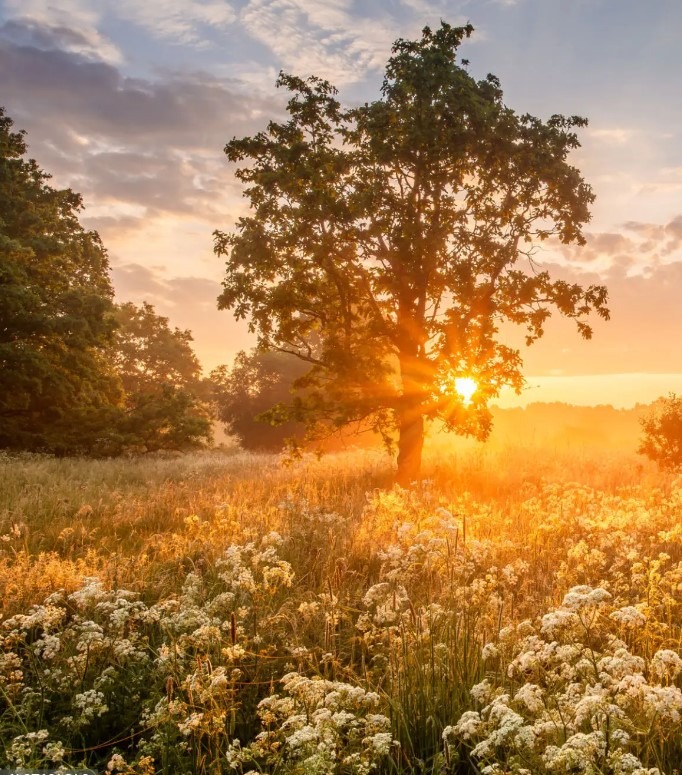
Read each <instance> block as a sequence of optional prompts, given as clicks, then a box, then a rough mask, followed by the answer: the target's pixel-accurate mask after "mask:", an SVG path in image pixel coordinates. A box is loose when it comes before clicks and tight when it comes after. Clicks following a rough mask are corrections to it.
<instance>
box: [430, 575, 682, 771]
mask: <svg viewBox="0 0 682 775" xmlns="http://www.w3.org/2000/svg"><path fill="white" fill-rule="evenodd" d="M612 602H613V601H612V596H611V595H610V593H609V592H608V591H606V590H605V589H603V588H601V587H595V588H593V587H589V586H586V585H582V586H578V587H574V588H573V589H571V590H570V591H569V592H568V593H567V594H566V595H565V596H564V599H563V603H562V605H561V606H559V607H558V608H556V609H555V610H553V611H550V612H549V613H547V614H545V615H544V616H542V618H541V619H540V620H539V622H538V623H537V624H532V623H531V622H529V621H524V622H521V623H519V624H518V625H516V626H515V627H506V628H504V630H502V631H501V632H500V637H499V641H498V642H497V643H496V644H494V645H491V647H490V648H489V649H488V650H487V654H485V655H484V656H485V657H487V659H486V663H487V665H488V666H490V667H491V668H494V669H491V671H490V673H489V677H487V678H486V679H485V680H484V681H482V682H480V683H478V684H477V685H475V686H474V687H473V688H472V690H471V695H472V698H473V700H474V701H475V703H476V705H477V706H478V708H479V709H478V710H472V711H467V712H466V713H464V714H462V716H461V718H460V719H459V721H458V722H457V723H456V724H454V725H453V726H448V727H447V728H446V729H445V730H444V732H443V739H444V742H445V745H446V748H447V750H448V753H449V754H450V757H451V758H452V757H453V756H456V752H457V751H458V750H462V749H463V750H465V751H467V755H468V756H469V757H470V758H471V760H473V761H475V762H477V764H478V766H479V767H480V768H481V771H482V772H483V773H484V774H485V775H503V774H504V775H511V774H512V773H513V774H514V775H528V774H529V773H534V774H535V773H537V774H538V775H539V774H540V773H548V774H549V773H566V772H580V773H590V774H594V775H599V774H601V773H612V774H614V775H661V772H662V769H659V766H658V765H662V764H663V763H665V762H671V761H673V760H674V758H675V757H677V756H678V755H679V752H680V742H681V741H680V739H679V735H678V734H677V732H678V731H679V728H680V723H682V690H680V688H679V687H678V686H677V685H675V681H676V679H677V678H678V677H679V675H680V673H682V658H681V657H680V655H679V654H678V653H677V651H674V650H672V649H662V650H659V651H656V652H655V653H654V654H652V655H651V656H649V657H645V656H640V655H637V654H635V653H633V652H632V650H630V649H629V648H628V646H627V644H626V643H625V642H624V641H623V640H621V638H620V637H619V633H618V627H616V626H615V625H614V623H621V624H622V622H623V621H624V620H625V621H627V622H628V625H631V624H632V623H634V626H637V625H638V624H639V620H638V619H637V617H635V616H634V615H633V613H632V610H633V609H632V607H626V608H625V609H613V607H612ZM634 610H635V611H636V609H634Z"/></svg>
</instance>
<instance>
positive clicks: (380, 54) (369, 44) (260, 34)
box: [240, 0, 399, 85]
mask: <svg viewBox="0 0 682 775" xmlns="http://www.w3.org/2000/svg"><path fill="white" fill-rule="evenodd" d="M356 11H357V8H354V7H353V4H352V2H350V0H249V2H248V4H247V5H246V6H245V8H244V9H243V10H242V12H241V14H240V22H241V24H242V25H243V27H244V28H245V29H246V30H247V32H248V33H249V34H250V35H251V36H252V37H253V38H255V39H256V40H258V41H259V42H260V43H263V44H264V45H265V46H267V47H268V48H269V49H270V50H271V51H272V52H273V53H274V55H275V56H276V57H277V59H278V61H280V62H281V63H282V65H283V67H284V69H285V70H289V71H292V72H295V73H296V74H299V75H302V76H307V75H318V76H320V77H322V78H327V79H328V80H330V81H331V82H332V83H334V84H337V85H343V84H348V83H355V82H357V81H359V80H360V79H362V78H364V77H365V76H366V75H367V72H368V71H379V70H381V69H382V68H383V66H384V64H385V62H386V59H387V57H388V55H389V52H390V48H391V44H392V42H393V41H394V39H395V38H396V37H398V32H399V30H398V27H397V24H396V21H395V18H394V17H388V16H382V17H381V18H372V17H368V16H364V17H361V18H359V17H358V15H357V13H356Z"/></svg>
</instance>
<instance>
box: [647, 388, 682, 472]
mask: <svg viewBox="0 0 682 775" xmlns="http://www.w3.org/2000/svg"><path fill="white" fill-rule="evenodd" d="M642 429H643V431H644V436H643V438H642V441H641V443H640V446H639V450H638V452H639V453H640V454H642V455H646V456H647V457H648V458H649V459H650V460H653V461H655V462H656V463H658V465H659V466H660V467H661V468H664V469H667V470H671V471H677V470H679V469H680V468H682V398H679V397H678V396H676V395H675V394H674V393H670V395H669V396H668V397H667V398H660V399H659V400H658V401H657V402H656V404H655V405H654V408H653V410H652V412H651V414H650V415H649V416H648V417H644V418H643V419H642Z"/></svg>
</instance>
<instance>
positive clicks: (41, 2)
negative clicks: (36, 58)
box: [5, 0, 237, 63]
mask: <svg viewBox="0 0 682 775" xmlns="http://www.w3.org/2000/svg"><path fill="white" fill-rule="evenodd" d="M5 8H6V13H7V15H8V16H9V17H10V18H14V19H20V20H30V21H34V22H38V23H40V24H45V25H50V26H56V27H60V26H61V27H68V28H70V29H73V30H77V31H78V32H79V33H80V34H81V35H82V36H83V37H85V38H87V39H88V40H89V41H90V44H91V50H92V51H93V52H99V55H100V57H101V58H102V59H104V60H105V61H108V62H112V63H117V62H120V61H121V55H120V52H119V51H118V49H116V47H115V46H114V45H113V43H111V41H109V40H107V38H106V37H105V36H104V35H103V33H102V28H103V27H105V26H106V20H107V19H112V18H114V19H118V20H120V21H124V22H126V23H127V24H131V25H133V26H137V27H139V28H141V29H143V30H145V32H146V33H147V34H149V35H150V36H151V37H152V38H156V39H159V40H164V41H166V42H170V43H174V44H179V45H184V46H194V47H199V48H203V47H206V46H207V45H209V42H208V35H207V32H208V30H209V28H210V31H211V32H212V33H215V32H216V31H221V30H225V29H226V28H228V27H229V26H230V25H231V24H232V23H233V22H234V20H235V19H236V16H237V15H236V12H235V10H234V8H233V7H232V5H231V4H230V3H229V2H228V0H144V2H139V1H138V0H101V1H100V2H98V3H93V2H91V0H59V2H54V0H5Z"/></svg>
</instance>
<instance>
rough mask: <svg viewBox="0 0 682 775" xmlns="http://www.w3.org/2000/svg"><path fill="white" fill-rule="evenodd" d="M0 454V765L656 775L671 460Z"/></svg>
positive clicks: (665, 676) (664, 670)
mask: <svg viewBox="0 0 682 775" xmlns="http://www.w3.org/2000/svg"><path fill="white" fill-rule="evenodd" d="M424 473H425V476H426V478H425V480H424V481H423V482H421V483H420V484H419V485H418V486H416V487H415V488H414V489H412V490H409V491H408V490H402V489H399V488H393V487H391V478H392V469H391V465H390V460H389V459H388V458H387V457H386V455H385V454H384V453H382V452H381V451H378V450H374V451H373V450H365V451H354V450H349V451H347V452H340V453H335V454H330V455H327V456H325V457H323V458H321V459H319V460H318V459H317V458H315V457H314V456H310V457H308V456H306V457H304V458H303V459H302V460H300V461H298V462H296V463H294V464H292V465H290V466H288V467H285V466H282V465H281V463H280V461H279V460H278V458H277V457H274V456H258V455H252V454H246V453H241V452H237V451H231V452H230V451H227V452H225V451H223V452H205V453H197V454H193V455H185V456H180V457H169V458H162V457H157V458H147V459H131V460H113V461H85V460H67V459H64V460H58V459H54V458H48V457H39V456H19V457H5V458H0V552H1V557H2V563H1V564H0V592H1V596H2V617H1V618H0V640H1V641H2V649H0V740H1V741H2V744H1V745H0V766H2V767H18V766H23V767H32V768H55V767H57V766H59V765H68V766H71V767H75V766H86V765H87V766H90V767H91V768H93V769H95V770H99V771H102V772H104V771H107V772H111V773H123V774H125V775H133V774H135V775H151V773H169V774H170V773H174V774H175V773H230V772H236V773H247V772H266V773H273V774H274V773H277V775H294V774H296V775H298V774H300V775H303V773H306V774H307V773H312V774H315V773H320V775H321V774H322V773H325V774H326V773H338V774H339V775H341V774H344V775H345V774H346V773H347V774H348V775H350V774H351V773H357V774H358V775H361V774H364V773H370V772H376V773H429V774H430V775H436V774H439V775H443V774H446V773H460V774H467V775H468V774H473V773H483V774H484V775H509V774H511V773H514V775H536V774H538V773H539V774H542V773H585V775H659V774H660V775H674V774H675V773H679V772H680V769H681V763H682V731H681V729H682V691H681V689H680V687H681V686H682V681H681V679H682V658H681V656H680V654H681V650H682V615H681V613H682V612H681V608H682V518H681V514H682V478H679V477H676V476H675V475H672V474H664V473H660V472H659V471H657V469H656V468H655V467H654V466H653V465H652V464H649V463H648V462H647V461H645V460H644V459H642V458H640V457H638V456H637V455H636V454H634V452H630V451H622V450H619V449H618V448H610V449H607V448H596V447H594V448H587V447H576V446H564V447H561V446H559V445H552V444H523V443H522V442H521V441H516V442H514V443H509V442H507V443H505V444H503V445H497V446H483V445H477V444H468V445H467V444H460V445H458V446H450V445H449V442H446V441H439V440H438V439H436V440H433V441H432V442H431V443H430V446H429V452H428V454H427V458H426V461H425V472H424Z"/></svg>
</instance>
